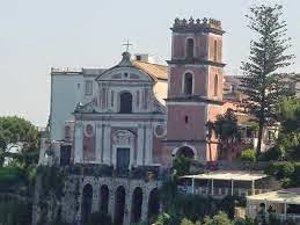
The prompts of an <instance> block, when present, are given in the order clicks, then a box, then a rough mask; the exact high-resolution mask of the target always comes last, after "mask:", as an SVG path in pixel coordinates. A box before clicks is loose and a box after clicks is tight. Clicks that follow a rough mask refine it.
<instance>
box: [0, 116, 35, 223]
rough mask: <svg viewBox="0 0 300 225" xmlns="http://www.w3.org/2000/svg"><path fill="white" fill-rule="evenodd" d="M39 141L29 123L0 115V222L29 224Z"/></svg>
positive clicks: (33, 127)
mask: <svg viewBox="0 0 300 225" xmlns="http://www.w3.org/2000/svg"><path fill="white" fill-rule="evenodd" d="M39 141H40V138H39V132H38V130H37V128H36V127H35V126H33V125H32V124H31V123H30V122H28V121H26V120H24V119H22V118H18V117H0V193H1V195H0V224H5V225H19V224H20V225H30V224H31V217H32V215H31V208H32V198H33V193H34V180H35V172H36V169H35V167H36V163H37V161H38V153H39ZM16 149H17V151H16ZM5 162H6V164H4V163H5Z"/></svg>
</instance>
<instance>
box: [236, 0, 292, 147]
mask: <svg viewBox="0 0 300 225" xmlns="http://www.w3.org/2000/svg"><path fill="white" fill-rule="evenodd" d="M282 15H283V12H282V6H281V5H277V4H276V5H274V6H266V5H260V6H255V7H252V8H250V13H249V15H246V17H247V18H248V21H249V24H248V27H249V28H250V29H251V30H252V31H253V32H254V34H255V37H254V39H253V40H252V41H251V42H250V56H249V58H248V60H247V61H245V62H242V67H241V69H242V70H243V71H244V76H243V78H242V86H243V92H244V94H246V95H247V96H248V99H247V102H246V108H248V109H249V112H250V113H251V114H253V115H255V116H256V118H257V120H258V125H259V129H258V144H257V149H256V151H257V153H260V152H261V145H262V138H263V129H264V127H265V126H266V125H267V124H269V123H272V121H274V119H275V118H276V104H278V102H279V100H280V98H281V97H282V96H287V95H292V92H291V90H290V89H289V87H288V82H287V81H286V79H284V78H285V77H288V76H292V74H287V73H284V72H283V69H284V68H286V67H288V66H290V65H291V64H292V59H293V58H294V55H293V54H289V53H288V52H287V50H288V49H289V48H290V47H291V44H290V38H288V37H287V35H286V31H287V24H286V21H284V20H283V19H282Z"/></svg>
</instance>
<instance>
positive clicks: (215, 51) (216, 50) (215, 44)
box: [214, 40, 218, 61]
mask: <svg viewBox="0 0 300 225" xmlns="http://www.w3.org/2000/svg"><path fill="white" fill-rule="evenodd" d="M217 60H218V42H217V40H215V41H214V61H217Z"/></svg>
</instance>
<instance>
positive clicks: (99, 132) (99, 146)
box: [96, 123, 103, 164]
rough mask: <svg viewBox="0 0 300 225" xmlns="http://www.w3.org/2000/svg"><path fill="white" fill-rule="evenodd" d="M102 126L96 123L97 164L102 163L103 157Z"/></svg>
mask: <svg viewBox="0 0 300 225" xmlns="http://www.w3.org/2000/svg"><path fill="white" fill-rule="evenodd" d="M102 142H103V137H102V124H101V123H96V163H99V164H100V163H102V159H101V155H102V151H103V148H102Z"/></svg>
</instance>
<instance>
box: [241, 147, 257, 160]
mask: <svg viewBox="0 0 300 225" xmlns="http://www.w3.org/2000/svg"><path fill="white" fill-rule="evenodd" d="M241 160H243V161H250V162H255V161H256V154H255V150H254V149H252V148H248V149H246V150H244V151H242V152H241Z"/></svg>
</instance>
